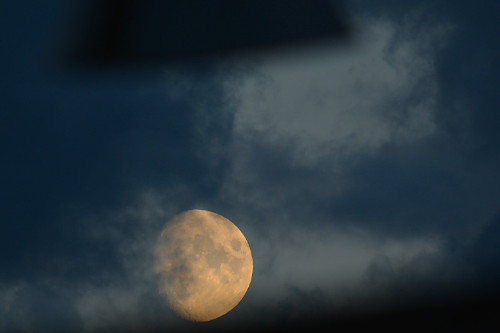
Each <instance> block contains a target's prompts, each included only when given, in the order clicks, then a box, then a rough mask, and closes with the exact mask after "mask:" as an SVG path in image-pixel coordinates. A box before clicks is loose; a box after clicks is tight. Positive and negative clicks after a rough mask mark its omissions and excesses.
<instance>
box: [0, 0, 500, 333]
mask: <svg viewBox="0 0 500 333" xmlns="http://www.w3.org/2000/svg"><path fill="white" fill-rule="evenodd" d="M344 7H345V9H346V13H348V14H349V15H348V16H347V17H348V19H347V21H349V22H351V26H352V31H351V34H350V35H349V36H350V37H349V39H348V40H344V41H343V42H335V43H332V45H329V44H328V43H327V44H324V45H323V46H322V47H318V46H316V47H315V48H313V49H311V50H309V51H308V50H304V49H300V50H295V52H292V50H291V49H287V50H286V51H284V52H282V53H278V54H272V55H269V54H265V53H263V54H260V53H252V54H250V55H248V56H246V57H243V58H238V57H236V58H235V57H232V58H224V59H225V60H224V61H213V60H209V59H208V58H200V59H194V60H191V61H187V62H175V63H170V64H167V65H165V66H158V67H153V68H150V67H148V68H147V69H143V70H137V69H135V68H134V69H132V68H131V67H118V68H113V69H111V70H104V71H96V70H93V68H85V67H83V68H76V69H75V70H68V69H67V68H66V69H64V70H62V69H61V68H60V67H58V66H57V65H58V62H57V59H58V58H57V55H58V53H57V52H58V51H59V50H60V48H59V46H60V45H61V40H62V39H63V38H68V34H65V32H66V29H67V28H66V27H68V24H69V23H68V22H71V21H72V16H71V13H72V12H71V9H72V8H73V7H72V6H71V5H70V4H67V3H65V2H63V1H52V2H50V4H45V3H43V4H39V3H37V2H35V1H16V2H14V1H8V2H6V3H3V4H2V5H0V41H1V45H2V51H1V53H0V75H1V78H2V80H1V88H0V117H1V118H0V126H1V130H0V156H1V161H2V164H1V169H0V171H1V172H0V177H1V184H2V191H1V196H2V197H1V202H2V207H1V215H0V222H1V225H2V232H1V233H0V260H1V261H0V262H2V269H1V270H0V331H15V330H21V329H25V330H27V331H39V330H40V329H42V330H43V329H46V330H47V331H51V330H53V329H55V328H61V327H62V329H63V330H65V331H67V330H68V329H70V328H71V330H75V331H95V330H99V329H102V330H108V329H119V328H120V327H123V326H126V327H129V328H130V329H132V330H134V329H137V330H140V329H155V328H158V327H161V328H163V327H169V328H184V329H191V328H192V329H200V327H199V326H190V325H187V324H186V323H183V322H182V321H181V320H180V319H178V318H177V317H175V316H174V315H173V314H171V313H170V312H169V310H168V309H167V308H166V306H165V305H164V304H163V302H162V300H161V299H160V298H159V296H158V294H157V291H156V286H155V280H154V275H153V273H152V267H151V260H152V258H151V253H152V252H151V249H152V244H154V240H155V239H156V237H157V233H158V232H159V230H161V228H162V225H163V223H164V222H165V221H166V220H167V219H168V218H169V217H171V216H173V215H175V214H177V213H178V212H180V211H182V210H185V209H191V208H201V209H208V210H211V211H214V212H216V213H218V214H221V215H223V216H225V217H227V218H229V219H230V220H232V221H233V222H234V223H235V224H236V225H238V227H240V229H241V230H242V231H243V233H244V234H245V235H246V236H247V239H248V241H249V243H250V246H251V248H252V251H253V255H254V263H255V272H254V278H253V282H252V284H251V287H250V289H249V292H248V294H247V297H245V298H244V300H243V301H242V303H241V304H240V305H239V306H238V307H237V308H236V309H235V310H234V311H232V312H231V313H230V314H228V315H227V316H225V317H224V318H221V319H220V320H219V321H218V322H214V323H210V324H209V325H208V326H207V327H208V328H209V329H211V328H215V329H218V328H231V327H238V325H241V324H242V323H245V325H249V324H255V325H256V326H259V325H264V324H265V325H282V324H290V323H296V322H306V323H308V322H309V321H308V320H310V321H314V322H315V323H318V322H322V321H323V320H325V319H328V320H331V319H332V318H337V319H338V322H341V321H342V320H344V319H345V318H347V317H348V316H351V315H353V314H355V315H358V317H356V318H358V320H359V321H361V322H362V321H363V320H364V318H365V317H363V316H362V315H359V314H360V313H365V312H363V311H368V313H371V312H370V311H372V312H373V309H374V308H375V309H378V310H380V309H388V310H387V311H389V312H388V313H389V314H391V313H392V312H391V309H394V307H397V306H400V305H405V306H409V307H410V306H413V305H415V304H419V305H422V304H423V307H424V309H426V307H431V306H445V307H446V305H447V304H448V303H447V301H449V300H456V299H458V300H459V301H458V304H462V303H463V304H472V303H470V302H473V301H471V299H473V300H474V302H479V303H477V304H480V305H481V306H484V307H486V304H488V306H489V304H490V303H488V302H490V301H493V300H494V301H497V300H498V298H492V299H487V300H484V299H483V297H482V295H484V294H490V295H491V294H494V291H495V292H497V291H496V288H497V287H496V286H497V284H498V280H499V278H500V269H499V268H498V262H499V261H500V247H499V246H498V245H497V244H499V239H500V173H499V171H498V170H500V151H499V150H498V146H499V145H500V134H499V132H498V128H499V127H500V116H499V114H498V110H499V107H500V101H499V98H500V97H499V96H500V94H499V93H498V87H499V86H500V82H499V80H500V79H499V77H500V76H499V75H500V67H499V65H498V59H500V49H499V46H498V36H499V32H500V31H499V28H498V23H497V22H498V13H499V12H500V4H499V3H498V1H493V0H485V1H480V2H469V1H451V0H449V1H444V0H443V1H383V2H376V3H375V2H373V1H362V0H359V1H356V0H352V1H346V2H345V6H344ZM186 19H187V18H186ZM304 24H305V25H307V24H306V23H304ZM179 38H180V39H182V38H181V37H179ZM460 302H462V303H460ZM468 302H469V303H468ZM436 304H437V305H436ZM443 304H444V305H443ZM474 304H476V303H474ZM446 309H447V308H446ZM409 311H410V310H409ZM450 311H451V310H450ZM456 311H457V312H456V313H459V312H460V310H456ZM409 313H410V316H411V313H412V312H411V311H410V312H409ZM452 313H453V311H452ZM415 316H417V315H415ZM298 318H300V320H299V319H298ZM370 318H373V317H370ZM384 318H385V317H384ZM411 318H414V317H411ZM338 322H337V323H338ZM329 323H331V322H329ZM186 325H187V326H186ZM269 327H270V326H269ZM201 329H203V327H202V328H201Z"/></svg>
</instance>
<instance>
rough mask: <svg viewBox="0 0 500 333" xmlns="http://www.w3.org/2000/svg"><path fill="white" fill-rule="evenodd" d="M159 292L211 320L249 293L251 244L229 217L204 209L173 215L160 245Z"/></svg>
mask: <svg viewBox="0 0 500 333" xmlns="http://www.w3.org/2000/svg"><path fill="white" fill-rule="evenodd" d="M155 258H156V263H155V271H156V274H157V276H158V283H159V289H160V293H161V294H162V295H163V296H164V297H165V299H166V301H167V303H168V304H169V306H170V308H171V309H172V310H173V311H175V312H176V313H177V314H179V315H180V316H181V317H183V318H185V319H188V320H191V321H210V320H213V319H215V318H218V317H220V316H222V315H224V314H226V313H228V312H229V311H231V310H232V309H233V308H234V307H235V306H236V305H238V303H239V302H240V301H241V299H242V298H243V296H245V293H246V291H247V290H248V287H249V286H250V281H251V279H252V272H253V260H252V254H251V251H250V247H249V246H248V242H247V240H246V238H245V236H243V234H242V233H241V231H240V230H239V229H238V228H237V227H236V226H235V225H234V224H233V223H232V222H231V221H229V220H228V219H226V218H224V217H222V216H220V215H218V214H215V213H212V212H209V211H205V210H197V209H196V210H189V211H186V212H183V213H181V214H179V215H176V216H174V217H173V218H172V219H171V220H169V221H168V222H167V223H166V225H165V227H164V228H163V230H162V232H161V235H160V237H159V239H158V243H157V245H156V249H155Z"/></svg>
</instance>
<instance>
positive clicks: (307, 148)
mask: <svg viewBox="0 0 500 333" xmlns="http://www.w3.org/2000/svg"><path fill="white" fill-rule="evenodd" d="M443 29H444V28H440V27H436V28H427V31H426V33H420V34H417V35H415V34H410V33H408V34H406V35H404V36H401V34H402V31H405V30H408V29H407V28H406V27H405V26H399V25H396V24H394V23H392V22H391V21H389V20H383V19H379V20H368V21H365V22H363V24H362V28H361V30H360V31H361V32H360V34H359V36H358V38H357V40H356V41H354V42H353V43H351V44H349V45H344V46H343V45H338V44H334V45H333V46H332V47H327V48H325V49H324V50H323V49H322V50H318V51H317V53H311V54H306V55H305V56H296V57H293V56H291V57H290V58H288V59H283V58H279V59H278V60H273V59H263V60H262V61H261V64H260V66H259V67H258V69H257V71H256V73H254V74H253V75H247V76H246V77H245V78H244V79H242V80H241V82H240V83H239V84H238V83H236V84H235V82H234V81H232V80H230V81H228V84H227V91H228V94H230V97H231V98H233V99H234V100H235V103H236V104H237V106H236V112H235V119H234V133H235V135H236V136H239V137H241V138H242V139H243V140H244V141H246V142H256V141H258V142H263V143H264V144H267V145H271V146H273V147H276V148H290V149H291V150H292V153H293V157H294V160H293V161H294V163H297V164H306V165H309V164H314V163H315V162H317V161H318V159H321V158H324V157H325V156H342V155H345V154H347V155H350V154H359V153H362V154H366V153H370V152H374V151H377V150H378V149H380V148H381V147H383V146H384V145H385V144H387V143H393V142H396V143H398V144H405V143H411V142H413V141H418V140H422V139H425V138H427V137H429V136H431V135H433V134H434V133H435V132H436V130H437V128H436V124H435V120H434V116H435V111H436V110H435V107H436V93H437V83H436V81H435V68H434V63H433V52H432V51H431V50H430V49H429V45H434V44H436V40H440V39H441V38H442V30H443Z"/></svg>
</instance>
